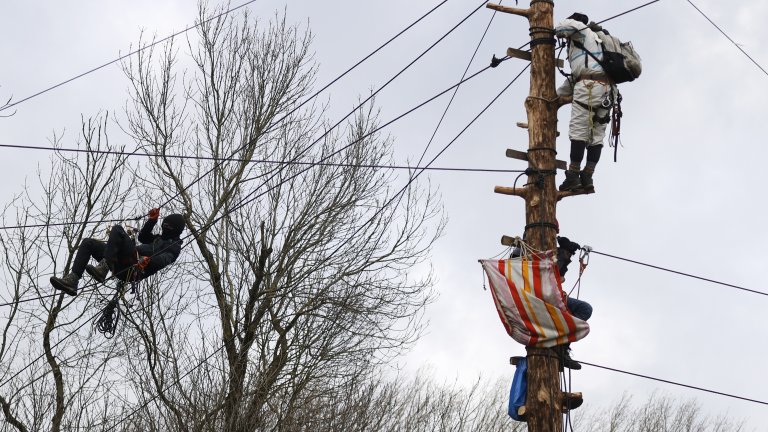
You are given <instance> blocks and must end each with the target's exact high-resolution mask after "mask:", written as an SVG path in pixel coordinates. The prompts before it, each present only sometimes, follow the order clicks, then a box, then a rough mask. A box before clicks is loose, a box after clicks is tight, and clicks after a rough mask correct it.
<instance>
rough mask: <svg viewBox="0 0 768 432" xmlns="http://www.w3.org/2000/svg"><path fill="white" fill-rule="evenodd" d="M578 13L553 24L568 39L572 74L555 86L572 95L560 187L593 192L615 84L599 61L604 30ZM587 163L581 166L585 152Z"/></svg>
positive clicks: (556, 32)
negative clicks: (567, 152)
mask: <svg viewBox="0 0 768 432" xmlns="http://www.w3.org/2000/svg"><path fill="white" fill-rule="evenodd" d="M588 22H589V18H588V17H587V16H586V15H584V14H581V13H578V12H577V13H574V14H573V15H571V16H569V17H568V18H567V19H565V20H563V21H562V22H561V23H560V24H558V25H557V27H555V34H556V36H557V37H559V38H562V39H565V40H567V41H568V63H569V65H570V67H571V75H570V76H568V77H567V79H566V80H565V82H564V83H563V84H562V85H561V86H560V87H559V88H558V89H557V95H558V96H560V97H568V96H571V97H572V98H573V99H572V102H573V105H572V107H571V120H570V124H569V128H568V137H569V138H570V140H571V154H570V165H569V166H568V169H567V170H566V172H565V181H564V182H563V183H562V184H561V185H560V188H559V189H560V190H561V191H577V190H583V191H584V192H594V190H595V186H594V182H593V180H592V175H593V174H594V172H595V167H596V166H597V163H598V161H599V160H600V153H601V152H602V150H603V139H604V138H605V130H606V127H607V125H608V123H609V121H610V112H611V107H612V106H613V103H614V100H613V99H614V94H616V87H615V84H614V83H613V81H612V80H611V78H610V77H609V76H608V74H607V73H606V72H605V70H604V69H603V66H602V65H601V64H600V62H601V61H602V58H603V50H602V49H601V46H600V43H601V39H600V37H601V35H603V34H607V30H604V29H602V27H600V26H598V25H597V24H594V23H590V25H588V24H587V23H588ZM585 151H586V153H587V163H586V166H585V167H584V169H583V170H582V169H581V163H582V160H583V159H584V153H585Z"/></svg>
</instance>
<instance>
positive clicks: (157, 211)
mask: <svg viewBox="0 0 768 432" xmlns="http://www.w3.org/2000/svg"><path fill="white" fill-rule="evenodd" d="M159 217H160V209H159V208H153V209H152V210H150V211H149V220H154V221H156V220H157V218H159Z"/></svg>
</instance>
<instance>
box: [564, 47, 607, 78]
mask: <svg viewBox="0 0 768 432" xmlns="http://www.w3.org/2000/svg"><path fill="white" fill-rule="evenodd" d="M572 42H573V45H574V46H575V47H576V48H578V49H580V50H582V51H584V52H585V53H587V54H588V55H589V56H590V57H592V58H593V59H595V61H596V62H597V63H598V64H599V65H600V66H601V67H602V68H603V72H605V73H606V74H607V73H608V72H607V71H608V69H607V68H606V67H605V63H603V61H602V60H600V59H599V58H597V56H595V55H594V54H592V52H591V51H590V50H588V49H587V48H586V47H585V46H584V44H583V43H581V42H579V41H576V40H575V41H572ZM600 48H602V49H603V51H605V47H604V46H603V44H602V43H600ZM585 66H586V65H585Z"/></svg>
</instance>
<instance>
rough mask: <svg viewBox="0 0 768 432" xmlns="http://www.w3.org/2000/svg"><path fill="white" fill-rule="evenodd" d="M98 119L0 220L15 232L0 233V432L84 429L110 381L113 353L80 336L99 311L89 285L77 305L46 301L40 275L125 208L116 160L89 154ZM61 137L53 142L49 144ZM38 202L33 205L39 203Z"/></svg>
mask: <svg viewBox="0 0 768 432" xmlns="http://www.w3.org/2000/svg"><path fill="white" fill-rule="evenodd" d="M107 122H108V120H107V115H106V114H104V115H99V116H97V117H96V118H95V119H88V120H83V122H82V130H81V133H80V137H79V140H78V145H79V146H80V147H81V148H82V149H84V150H88V151H89V152H87V153H82V154H78V155H76V156H74V157H69V156H66V155H65V154H63V153H57V154H55V156H54V157H52V159H51V165H50V172H44V171H42V170H41V171H40V173H39V175H38V178H39V184H37V185H31V186H29V185H27V186H25V188H24V191H23V192H22V193H20V194H19V195H18V196H17V197H16V198H15V199H14V200H12V202H11V203H9V204H7V205H6V207H5V209H4V211H3V213H2V216H3V222H4V225H6V226H8V225H13V224H14V223H15V224H17V225H19V226H20V227H19V228H18V229H7V230H4V231H3V232H2V234H0V247H2V253H3V254H2V264H3V265H2V273H0V277H2V279H3V285H4V286H6V287H8V291H7V292H6V293H5V295H3V297H2V302H3V303H8V304H7V305H5V307H3V308H2V311H0V313H2V316H3V318H4V320H3V321H2V328H3V331H2V340H1V341H0V365H1V366H0V384H1V386H0V407H2V412H3V417H4V419H5V420H6V423H5V425H4V426H2V427H0V430H17V431H39V430H44V429H50V430H51V431H59V430H63V429H70V428H72V427H79V426H86V425H88V424H89V422H90V421H91V420H92V419H93V418H94V417H95V416H96V411H98V404H99V403H100V400H101V398H102V397H103V395H104V394H105V391H104V388H105V387H104V386H108V383H109V382H110V381H112V378H111V377H110V376H109V373H108V372H109V369H108V367H109V366H108V359H110V358H111V357H113V356H114V355H115V352H114V346H106V347H105V346H103V345H102V344H101V341H95V340H93V339H92V338H91V337H90V334H89V333H90V326H89V325H88V324H89V320H90V318H91V316H92V313H93V311H94V310H95V309H96V308H97V305H98V303H99V294H98V292H99V291H98V289H97V287H92V288H90V289H87V290H86V292H84V293H83V295H82V296H81V297H78V299H80V298H83V299H84V300H83V301H74V300H73V299H72V298H70V297H68V296H64V295H60V294H57V293H55V291H54V290H53V289H52V288H51V287H50V285H49V284H48V277H49V276H51V275H52V274H54V273H61V272H62V271H67V270H68V269H69V267H70V265H71V263H72V258H73V254H74V251H75V250H76V249H77V247H78V245H79V244H80V241H81V240H82V239H83V238H85V237H91V236H99V234H100V233H99V232H97V231H96V230H102V229H103V228H104V227H103V226H101V225H98V224H94V222H98V221H100V220H103V219H105V218H107V217H108V216H111V217H113V218H114V217H115V216H116V215H119V214H120V213H121V212H123V211H124V209H123V207H124V206H125V204H126V202H128V203H130V199H129V197H130V190H131V185H132V182H131V180H130V177H126V176H125V175H126V173H127V167H126V165H125V162H126V157H125V156H111V155H104V154H99V153H93V152H91V151H100V150H122V148H117V149H116V148H113V147H110V145H109V142H108V138H107V134H106V130H105V128H106V125H107ZM60 141H61V138H60V137H54V146H59V145H60ZM39 196H42V197H43V199H40V198H39Z"/></svg>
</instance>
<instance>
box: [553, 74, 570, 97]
mask: <svg viewBox="0 0 768 432" xmlns="http://www.w3.org/2000/svg"><path fill="white" fill-rule="evenodd" d="M557 95H558V96H573V84H571V79H570V78H566V80H565V81H563V83H562V84H560V87H558V88H557Z"/></svg>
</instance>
